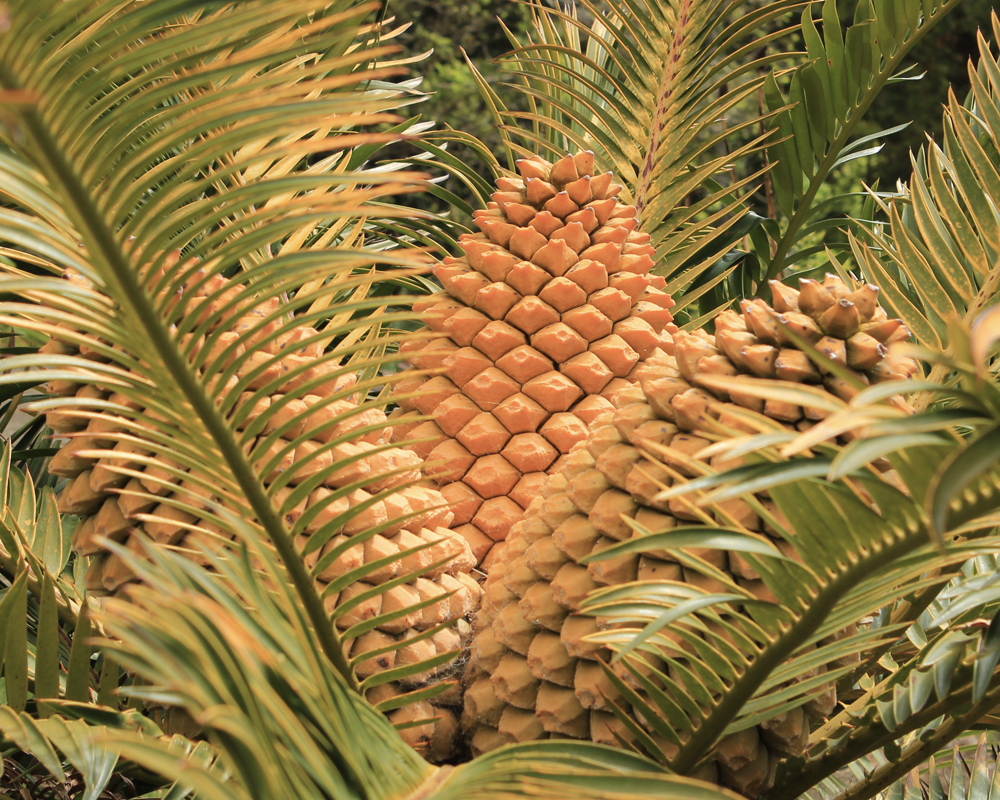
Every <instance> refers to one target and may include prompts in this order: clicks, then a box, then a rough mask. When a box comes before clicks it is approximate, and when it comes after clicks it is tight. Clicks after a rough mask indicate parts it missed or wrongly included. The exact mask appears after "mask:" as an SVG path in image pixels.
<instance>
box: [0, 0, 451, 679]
mask: <svg viewBox="0 0 1000 800" xmlns="http://www.w3.org/2000/svg"><path fill="white" fill-rule="evenodd" d="M373 9H374V5H373V4H371V3H357V2H353V1H352V0H351V1H345V2H339V3H316V2H294V1H293V2H288V3H281V4H278V5H275V4H272V3H267V2H244V3H237V4H225V5H220V4H217V3H213V2H206V3H189V2H166V3H156V4H152V5H151V4H147V3H143V2H135V3H105V4H98V5H94V4H93V3H90V2H82V1H80V2H68V3H64V2H58V3H56V2H53V3H47V2H43V3H42V4H40V5H39V4H30V3H14V4H11V7H10V30H11V31H12V33H11V35H10V36H7V37H4V38H3V41H2V42H0V87H2V91H3V94H2V95H0V101H2V102H3V103H4V108H5V113H6V114H7V116H6V120H7V125H6V127H5V128H4V129H3V131H2V138H3V142H4V149H3V150H2V154H0V175H2V180H0V182H2V183H3V184H4V192H5V196H6V200H7V207H6V208H5V209H4V210H3V211H2V212H0V216H2V219H0V238H2V239H3V240H4V241H5V242H7V243H9V246H8V248H7V252H8V256H9V257H11V258H13V261H12V262H11V264H5V265H4V266H3V267H2V268H0V269H2V275H3V278H2V283H3V287H4V300H5V302H4V303H3V305H2V306H0V318H2V321H3V322H2V324H4V325H6V326H9V327H10V328H11V329H13V330H15V331H18V332H25V333H26V334H27V335H29V336H33V337H35V340H36V341H44V340H45V339H46V338H47V337H52V338H51V339H50V341H49V342H48V344H46V345H45V347H44V348H43V354H41V355H38V354H23V355H21V354H17V355H13V356H11V357H9V358H7V359H5V360H4V362H3V364H2V367H3V372H4V375H3V376H2V378H0V381H2V382H3V383H4V384H11V385H16V386H18V387H20V386H21V385H22V384H23V381H24V379H25V370H26V369H27V370H37V369H39V368H41V369H42V370H44V377H45V378H46V379H47V380H48V384H47V391H48V393H49V394H50V397H49V398H48V399H42V400H38V401H36V403H35V405H34V408H35V410H36V411H43V412H46V413H47V414H48V416H49V418H50V419H52V418H53V414H55V415H56V416H60V415H61V418H62V419H64V420H67V421H68V422H67V427H66V428H64V429H62V430H64V431H69V432H70V435H71V436H72V437H73V440H74V446H75V448H76V449H74V450H72V451H71V453H72V454H70V453H69V452H67V450H66V449H65V448H64V449H63V450H62V451H60V452H61V457H62V458H63V459H64V467H66V468H64V469H63V471H62V472H61V473H60V474H63V475H69V476H70V477H72V478H74V480H73V481H71V486H73V487H76V489H74V490H72V491H71V490H70V489H69V488H67V489H65V490H64V491H63V492H62V497H63V498H64V500H63V503H62V510H63V511H64V512H67V513H91V512H93V511H94V510H96V507H93V508H91V506H93V503H94V499H95V497H96V495H94V494H93V492H97V493H98V494H101V493H102V492H103V493H105V494H106V491H112V492H113V493H118V492H119V490H121V492H123V495H122V496H123V497H127V498H129V500H128V502H130V503H132V504H133V506H134V509H135V512H136V518H137V519H139V520H141V521H142V522H143V523H144V524H145V525H146V526H147V527H148V526H150V525H152V526H153V527H154V528H156V529H157V530H160V531H163V530H164V526H167V529H168V530H169V531H170V532H169V533H167V534H166V535H165V536H164V537H163V538H164V542H165V543H167V544H169V545H172V546H176V545H177V544H178V539H179V538H184V537H186V535H187V534H188V533H191V534H196V536H195V538H197V536H207V537H209V538H213V537H214V538H215V539H219V538H220V537H221V538H223V539H225V538H227V536H229V537H231V535H232V526H233V520H234V519H235V520H243V521H244V524H249V525H251V526H259V531H260V532H261V533H262V534H263V535H264V536H266V538H267V539H268V540H269V541H271V542H272V543H273V546H274V547H275V548H276V549H277V551H278V552H279V553H280V556H281V561H282V564H283V568H284V569H285V570H287V572H288V576H289V578H288V579H289V580H291V581H292V583H293V584H294V585H295V586H296V587H297V589H298V596H299V600H300V602H301V603H303V605H304V607H305V608H307V609H308V612H307V613H308V615H309V618H310V620H311V622H312V625H313V628H314V630H315V635H316V636H317V637H319V639H320V641H321V642H322V649H323V651H324V652H325V654H326V657H327V658H329V659H331V661H332V662H333V663H335V664H337V665H338V667H339V669H340V670H341V672H342V674H343V675H344V676H345V678H346V679H347V680H349V681H350V682H351V683H356V678H355V675H354V669H353V666H352V664H351V663H349V660H348V655H347V652H346V651H345V646H344V645H345V642H344V641H343V640H345V639H346V642H347V649H348V651H349V650H350V642H351V641H352V640H353V639H354V638H356V637H357V636H359V635H360V634H361V633H363V632H364V628H363V627H361V628H359V627H358V626H356V625H355V626H352V625H351V624H349V623H347V622H345V621H344V620H342V619H340V618H339V617H337V618H336V619H335V621H334V624H331V619H330V615H329V614H328V611H327V609H326V608H325V607H324V606H325V604H329V603H331V602H335V600H336V596H335V594H336V591H338V588H342V587H339V584H333V586H334V588H332V589H331V588H330V586H331V584H330V583H329V582H328V581H323V582H317V576H319V575H325V574H327V573H329V572H330V570H331V566H332V565H333V563H334V562H335V561H336V560H337V559H338V558H339V557H340V556H342V555H344V554H345V553H346V552H347V550H348V549H349V546H348V545H347V544H344V545H340V544H339V540H338V541H337V542H334V541H332V540H333V537H334V535H335V533H336V532H337V530H339V529H342V528H343V527H344V526H345V525H348V524H349V523H350V521H351V520H352V519H358V520H360V519H361V515H363V514H364V513H365V512H366V511H367V510H368V509H369V508H371V507H372V506H373V505H375V504H376V503H378V502H381V495H379V494H378V492H382V491H384V490H387V489H388V488H389V484H390V483H391V484H392V485H393V486H394V487H396V488H398V485H399V484H401V483H405V482H406V481H407V480H409V479H410V478H409V477H408V475H407V473H406V470H405V469H403V465H399V466H400V469H397V470H396V471H395V472H393V471H392V470H391V469H389V468H387V469H385V470H383V471H382V472H381V474H380V475H373V476H371V477H370V478H366V477H365V474H364V473H365V470H363V469H362V467H365V466H366V464H362V463H359V462H360V461H361V459H362V457H363V456H367V452H366V453H361V452H355V451H352V450H351V449H350V447H349V446H346V447H345V446H344V445H345V443H346V442H349V441H350V440H351V434H348V433H345V431H346V430H348V429H350V430H351V431H357V430H360V432H359V433H356V434H354V435H365V434H366V433H368V432H369V431H367V430H366V429H365V428H364V426H365V425H367V424H370V420H368V418H367V417H365V414H368V413H370V412H371V411H372V410H373V409H375V408H377V402H376V401H374V400H373V401H372V403H371V404H368V401H367V400H366V397H367V395H368V393H369V392H373V393H374V392H375V391H376V390H377V389H378V388H380V387H381V386H382V385H383V384H384V383H385V379H384V378H382V377H380V373H381V372H382V368H383V366H384V365H385V364H387V363H389V362H390V361H391V360H392V358H393V357H394V356H393V353H394V351H395V348H396V345H397V344H398V341H399V340H400V338H401V337H402V336H403V334H401V333H399V332H398V331H397V332H396V333H393V330H392V328H393V326H394V325H395V324H396V323H398V322H400V321H401V320H403V319H405V318H406V315H405V314H403V313H401V312H400V311H399V309H398V306H396V305H395V304H396V303H397V302H398V301H396V300H395V299H394V298H393V297H392V296H391V293H392V292H393V291H395V292H398V291H400V290H402V289H404V287H406V286H407V284H408V283H410V285H412V283H411V282H412V281H413V280H414V277H415V275H416V272H415V271H414V270H413V269H412V267H413V266H414V265H415V264H417V263H418V262H419V260H420V259H419V257H418V256H419V253H417V254H416V256H414V257H411V258H407V257H406V256H405V255H404V254H405V252H406V251H407V250H408V249H412V245H414V244H419V243H420V240H419V236H418V235H417V234H414V233H413V230H414V229H413V226H412V225H410V224H409V223H405V222H403V221H402V220H400V217H401V215H402V212H401V210H400V209H398V208H395V207H393V206H392V205H391V203H392V202H393V201H392V197H393V195H394V194H397V193H399V192H402V191H411V190H413V189H416V188H419V187H421V186H423V185H424V183H423V178H422V175H421V174H419V173H415V172H412V171H408V170H404V169H400V168H399V165H395V166H394V165H389V166H388V167H386V166H379V165H373V164H372V163H371V161H370V159H371V158H372V157H374V156H375V155H376V154H377V152H378V149H379V147H380V146H381V145H383V144H385V143H387V142H390V141H393V140H396V139H398V138H400V136H405V135H409V134H408V132H407V131H408V128H409V126H402V127H400V126H398V123H399V118H398V117H397V116H396V115H395V114H394V113H393V109H394V108H395V107H397V106H398V105H400V104H401V103H405V102H408V101H407V100H406V96H405V95H404V93H402V92H400V91H399V90H398V89H397V87H395V86H394V85H393V84H391V83H389V82H387V81H388V80H389V79H390V78H392V77H393V76H394V75H396V74H397V72H398V70H397V69H396V68H395V67H386V66H383V65H382V64H381V63H380V62H381V61H383V60H384V59H385V58H386V56H387V55H388V53H389V52H390V50H389V49H388V48H387V47H385V46H383V45H382V44H380V43H379V41H378V40H379V34H380V26H379V25H377V24H375V25H374V26H373V24H372V23H371V22H370V21H369V19H368V18H369V14H370V12H371V11H372V10H373ZM387 123H389V124H392V125H397V127H396V128H395V129H392V130H390V131H389V132H387V133H380V132H377V131H376V130H374V129H375V128H376V127H377V126H381V125H385V124H387ZM393 219H395V220H396V221H397V223H398V224H395V223H392V220H393ZM385 220H389V221H390V222H389V224H384V221H385ZM393 224H394V225H395V227H394V228H393V229H392V230H391V231H390V225H393ZM400 239H404V240H406V242H407V244H408V247H407V248H400V247H397V246H396V244H395V243H394V240H396V241H398V240H400ZM414 252H416V251H414ZM404 267H405V268H404ZM63 272H65V275H66V276H67V277H69V278H70V279H69V280H63V279H62V278H61V277H60V275H61V274H62V273H63ZM387 292H388V293H389V296H387ZM29 374H30V373H29ZM355 381H358V383H357V385H355ZM84 386H86V387H89V388H87V389H82V388H81V387H84ZM348 397H354V398H355V399H356V400H357V402H354V403H347V402H345V400H346V398H348ZM303 398H305V399H303ZM307 401H308V402H307ZM95 419H97V420H98V422H99V423H100V424H99V425H96V427H95V428H93V429H91V430H90V431H89V432H88V430H87V426H88V422H91V423H93V422H94V421H95ZM383 419H384V418H383ZM74 420H76V421H75V422H74ZM365 420H367V421H365ZM97 427H100V429H101V432H100V433H99V434H98V435H96V436H95V435H94V433H95V431H96V428H97ZM317 430H318V431H319V432H317ZM317 436H318V437H319V438H320V439H321V441H318V442H317V441H314V439H315V437H317ZM78 453H79V454H81V455H79V456H78V455H77V454H78ZM378 455H379V450H378V448H375V452H374V454H373V455H372V457H373V458H374V457H378ZM67 457H68V458H69V462H68V467H67V464H66V463H65V459H66V458H67ZM79 458H83V459H87V458H89V459H91V461H90V462H87V463H91V464H92V463H93V461H94V460H95V459H99V463H100V464H101V465H102V470H104V473H103V474H104V475H105V477H104V478H103V479H102V481H103V483H102V484H101V488H100V490H98V489H93V488H91V485H90V483H88V480H89V479H88V478H87V476H86V470H85V473H81V472H80V469H81V467H80V463H83V462H78V459H79ZM75 459H76V460H75ZM338 468H340V469H341V471H340V472H339V473H338V472H336V470H337V469H338ZM331 473H335V474H336V475H338V476H339V477H337V478H336V480H334V481H333V482H334V483H336V484H337V485H336V486H333V487H332V490H327V489H325V488H322V484H323V482H324V480H326V478H327V477H328V476H329V475H330V474H331ZM80 474H84V477H83V478H80V477H79V475H80ZM331 480H333V479H331ZM77 484H79V486H77ZM85 484H86V485H85ZM375 484H378V485H377V486H376V485H375ZM365 487H367V488H369V489H372V492H373V493H374V494H375V496H374V497H370V498H369V499H368V500H366V501H365V502H358V503H354V504H353V505H352V506H351V508H348V509H341V506H342V505H345V504H346V503H347V500H345V498H347V496H348V495H350V496H351V497H354V496H355V495H356V493H357V492H359V491H362V490H363V489H364V488H365ZM320 490H321V491H320ZM317 491H320V494H321V495H322V497H321V498H320V501H321V502H316V503H314V504H312V505H311V506H310V510H309V513H306V514H303V513H302V511H301V507H302V506H303V505H304V503H305V500H306V498H307V497H311V496H313V495H314V494H315V493H316V492H317ZM352 493H354V494H352ZM362 495H363V496H364V497H369V494H368V493H366V492H363V491H362ZM357 496H358V497H361V495H357ZM390 523H391V521H390V522H388V523H385V525H388V524H390ZM385 525H383V528H381V529H380V528H378V527H377V526H371V527H370V529H369V530H368V531H367V533H366V534H365V536H363V537H361V538H360V539H359V540H358V541H357V542H354V543H352V544H353V545H354V546H361V544H362V543H363V542H364V541H366V540H367V539H370V538H372V537H374V536H376V535H378V533H379V531H380V530H384V528H385ZM157 526H159V527H158V528H157ZM362 527H363V526H362ZM75 544H76V545H77V546H78V547H79V548H81V552H84V553H88V554H89V553H91V552H96V551H94V550H88V547H93V545H92V544H88V543H87V542H83V543H80V542H75ZM183 546H184V547H187V545H186V544H184V545H183ZM428 547H430V544H424V545H422V546H421V548H418V549H419V550H420V552H423V551H425V550H427V548H428ZM439 550H440V548H439ZM432 552H435V553H437V554H436V555H435V556H433V557H430V555H429V554H430V553H432ZM440 556H441V553H439V552H437V551H427V552H425V553H423V555H420V556H418V557H417V559H416V561H417V562H418V565H420V566H419V568H417V574H419V573H420V571H421V570H428V569H431V568H432V567H434V568H437V567H440V564H438V563H437V562H438V561H439V560H440V558H439V557H440ZM98 560H100V559H98ZM348 561H349V559H348ZM431 562H433V564H432V563H431ZM115 564H116V565H117V566H116V568H115V569H116V572H114V574H109V573H107V572H105V573H104V575H103V578H102V577H101V572H100V569H99V568H98V569H97V573H96V574H97V578H96V585H95V586H92V587H91V588H93V589H100V590H102V591H105V590H108V589H111V588H117V586H119V585H120V584H121V583H123V582H126V581H128V580H130V579H131V573H130V572H129V571H128V569H127V568H126V566H125V564H124V562H121V561H117V562H115ZM97 566H98V567H99V566H100V565H97ZM384 566H385V565H384V564H380V563H379V562H378V560H377V559H375V560H373V561H372V563H371V564H369V565H367V566H366V567H365V568H359V569H357V570H355V571H353V572H352V573H351V576H350V578H351V580H362V579H364V578H366V577H367V576H369V575H370V574H372V572H373V570H376V569H378V568H379V567H384ZM408 577H409V578H411V579H412V578H413V577H414V575H412V574H410V575H408ZM88 581H89V582H93V581H92V580H91V579H90V578H88ZM392 588H393V584H392V583H391V582H390V583H389V584H387V585H384V586H381V587H376V588H374V589H372V592H373V594H374V596H376V597H380V596H381V592H382V591H388V590H390V589H392ZM364 600H368V601H369V604H371V602H374V601H372V600H371V598H361V600H358V601H357V602H362V601H364ZM348 610H349V608H343V609H341V610H340V613H341V615H343V614H346V613H347V611H348ZM334 616H335V617H336V616H337V615H336V614H335V615H334ZM378 619H379V620H380V621H385V620H384V617H382V616H380V617H378ZM338 626H339V628H338ZM338 630H344V631H345V632H344V634H343V635H340V634H338ZM445 660H446V659H445ZM411 671H413V670H411Z"/></svg>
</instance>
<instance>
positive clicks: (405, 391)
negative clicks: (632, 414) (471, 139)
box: [394, 152, 674, 567]
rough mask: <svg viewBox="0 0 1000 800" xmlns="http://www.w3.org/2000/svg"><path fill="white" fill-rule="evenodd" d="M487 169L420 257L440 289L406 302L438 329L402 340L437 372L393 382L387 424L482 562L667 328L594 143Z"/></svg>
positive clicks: (652, 280)
mask: <svg viewBox="0 0 1000 800" xmlns="http://www.w3.org/2000/svg"><path fill="white" fill-rule="evenodd" d="M517 166H518V170H519V172H520V174H521V177H520V178H500V179H499V180H498V181H497V188H498V191H497V192H496V193H495V194H494V195H493V201H492V202H491V203H490V204H489V207H488V208H487V209H486V210H482V211H479V212H477V213H476V215H475V222H476V225H477V226H478V227H479V228H480V230H481V232H480V233H477V234H468V235H464V236H462V237H461V238H460V240H459V244H460V246H461V248H462V250H463V252H464V255H462V256H461V257H459V258H446V259H445V260H444V261H443V262H441V263H440V264H438V265H437V266H436V268H435V270H434V272H435V275H436V276H437V278H438V279H439V280H440V281H441V284H442V285H443V287H444V290H445V291H444V292H442V293H440V294H437V295H432V296H430V297H428V298H426V299H424V300H421V301H419V302H418V303H417V304H415V305H414V309H415V310H416V311H418V312H419V313H421V314H423V315H424V316H425V318H426V321H427V326H428V328H429V330H430V331H431V332H433V333H434V334H437V338H428V339H426V340H423V341H419V342H414V343H412V344H409V345H406V346H404V347H403V348H402V352H404V353H405V354H406V356H407V357H408V358H409V360H410V362H411V363H412V364H413V366H414V367H416V368H418V369H420V370H435V369H438V370H441V371H442V374H439V375H436V376H434V377H431V378H427V377H420V376H414V377H413V378H411V379H408V380H403V381H401V382H400V383H398V384H397V385H396V386H395V388H394V393H395V395H396V397H397V398H398V402H399V405H400V407H401V412H400V414H401V415H407V414H408V415H411V416H412V415H418V414H419V415H424V416H429V417H430V418H431V419H430V420H428V421H423V422H414V423H412V424H404V425H400V426H398V427H396V428H395V429H394V431H395V432H394V437H396V440H397V441H400V440H402V439H422V440H423V441H422V442H420V443H419V444H415V445H414V444H411V445H408V447H409V448H410V449H412V450H415V451H416V452H418V453H419V454H420V455H421V456H422V457H423V458H425V470H426V472H427V474H428V475H429V476H430V477H432V478H433V479H434V480H435V481H436V482H437V484H438V485H439V487H440V490H441V492H442V494H443V495H444V496H445V497H446V498H447V499H448V501H449V502H450V503H451V508H452V511H453V512H454V514H455V523H454V525H455V530H457V531H458V532H459V533H460V534H461V535H462V536H464V537H465V538H466V539H467V541H468V542H469V544H470V546H471V549H472V551H473V553H474V555H475V556H476V557H477V559H478V560H480V561H483V562H484V565H485V566H486V567H488V566H489V564H490V563H491V561H492V556H490V553H494V554H495V552H496V551H495V549H494V548H495V546H496V544H497V543H499V542H502V541H503V540H504V538H505V537H506V535H507V532H508V531H509V530H510V528H511V526H512V525H514V524H515V523H516V522H517V521H518V520H520V519H521V517H522V516H523V513H524V509H525V508H527V506H528V505H529V504H530V503H531V501H532V499H533V498H534V497H536V496H537V494H538V492H539V490H540V488H541V486H542V484H543V483H544V480H545V476H546V475H547V474H549V473H552V472H554V471H558V470H559V469H560V467H561V465H562V464H563V463H564V462H565V458H566V455H567V454H568V453H569V451H570V450H571V449H572V448H573V446H574V445H576V444H577V443H579V442H581V441H583V440H584V439H585V438H586V435H587V427H588V426H589V425H590V424H591V423H592V422H593V421H594V419H596V418H597V417H598V416H599V415H601V414H602V413H605V412H607V411H609V410H610V409H611V404H610V399H609V398H611V397H612V396H613V395H614V394H615V393H616V392H617V391H619V390H620V389H622V388H624V387H625V386H628V385H630V383H631V381H633V380H634V370H635V368H636V365H637V364H639V363H640V362H641V361H642V360H643V359H644V358H646V357H648V356H649V354H651V353H652V352H653V351H654V350H655V349H656V348H657V347H658V346H659V345H660V344H661V334H662V333H663V332H664V331H665V330H673V329H674V328H673V326H672V325H671V324H670V323H671V319H672V318H671V315H670V312H669V309H670V308H671V307H672V306H673V301H672V300H671V299H670V297H669V296H668V295H667V294H665V293H664V292H663V287H664V285H665V284H664V280H663V278H661V277H658V276H654V275H650V274H649V272H650V270H651V269H652V267H653V256H654V250H653V247H652V246H651V245H650V244H649V235H648V234H645V233H642V232H640V231H639V230H638V228H637V219H636V209H635V207H634V206H630V205H625V204H623V203H620V202H618V201H617V200H616V199H615V198H616V195H617V194H618V193H619V192H620V191H621V188H622V187H621V186H619V185H617V184H615V183H613V182H612V176H611V173H601V174H595V173H594V157H593V153H590V152H581V153H577V154H576V155H574V156H565V157H564V158H561V159H560V160H558V161H556V162H555V163H554V164H551V163H549V162H548V161H545V160H543V159H541V158H538V157H534V158H531V159H526V160H522V161H519V162H518V164H517Z"/></svg>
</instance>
